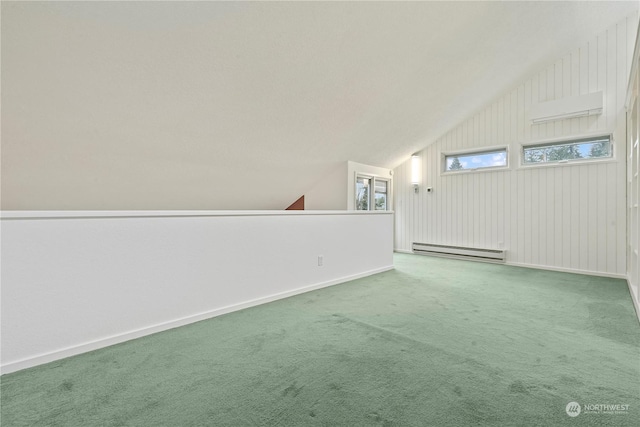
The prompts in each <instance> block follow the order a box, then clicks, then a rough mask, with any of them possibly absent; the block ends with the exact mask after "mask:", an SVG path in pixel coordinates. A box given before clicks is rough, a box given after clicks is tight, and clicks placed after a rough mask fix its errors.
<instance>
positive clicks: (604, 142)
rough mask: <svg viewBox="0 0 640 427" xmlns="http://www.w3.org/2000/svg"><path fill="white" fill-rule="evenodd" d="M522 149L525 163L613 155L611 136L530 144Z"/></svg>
mask: <svg viewBox="0 0 640 427" xmlns="http://www.w3.org/2000/svg"><path fill="white" fill-rule="evenodd" d="M522 150H523V159H524V163H525V164H531V163H553V162H564V161H567V162H568V161H572V160H584V159H597V158H602V157H611V155H612V152H611V140H610V138H609V137H604V138H591V139H582V140H575V141H566V142H558V143H554V144H540V145H529V146H526V147H523V148H522Z"/></svg>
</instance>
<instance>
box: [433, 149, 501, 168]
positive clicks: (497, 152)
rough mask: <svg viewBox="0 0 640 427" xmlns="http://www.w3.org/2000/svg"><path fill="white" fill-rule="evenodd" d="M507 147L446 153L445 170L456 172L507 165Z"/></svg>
mask: <svg viewBox="0 0 640 427" xmlns="http://www.w3.org/2000/svg"><path fill="white" fill-rule="evenodd" d="M507 157H508V156H507V149H506V148H500V149H494V150H489V151H475V152H467V153H456V154H445V156H444V172H456V171H465V170H476V169H485V168H496V167H506V166H507Z"/></svg>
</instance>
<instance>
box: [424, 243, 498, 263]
mask: <svg viewBox="0 0 640 427" xmlns="http://www.w3.org/2000/svg"><path fill="white" fill-rule="evenodd" d="M412 250H413V252H414V253H417V254H424V255H435V256H441V257H447V258H459V259H469V260H475V261H486V262H504V260H505V251H503V250H500V249H479V248H466V247H462V246H446V245H433V244H430V243H416V242H413V245H412Z"/></svg>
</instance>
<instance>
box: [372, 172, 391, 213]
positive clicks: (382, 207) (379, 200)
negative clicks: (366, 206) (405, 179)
mask: <svg viewBox="0 0 640 427" xmlns="http://www.w3.org/2000/svg"><path fill="white" fill-rule="evenodd" d="M375 183H376V184H375V187H374V188H375V192H374V200H375V210H377V211H386V210H387V184H388V181H382V180H380V179H376V180H375Z"/></svg>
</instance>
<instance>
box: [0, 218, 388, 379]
mask: <svg viewBox="0 0 640 427" xmlns="http://www.w3.org/2000/svg"><path fill="white" fill-rule="evenodd" d="M319 255H322V256H323V257H324V263H323V266H321V267H320V266H318V256H319ZM1 261H2V272H1V275H2V276H1V279H2V295H1V304H2V354H1V357H2V359H1V364H2V365H1V366H2V371H3V373H7V372H11V371H15V370H18V369H22V368H26V367H29V366H34V365H37V364H40V363H45V362H48V361H51V360H56V359H59V358H62V357H66V356H70V355H73V354H77V353H81V352H84V351H89V350H93V349H95V348H100V347H104V346H107V345H111V344H114V343H117V342H121V341H125V340H127V339H131V338H135V337H139V336H142V335H146V334H149V333H153V332H157V331H160V330H165V329H169V328H172V327H176V326H180V325H183V324H187V323H191V322H194V321H198V320H201V319H204V318H208V317H212V316H216V315H219V314H223V313H226V312H229V311H233V310H237V309H240V308H244V307H247V306H252V305H256V304H259V303H263V302H267V301H271V300H274V299H278V298H282V297H286V296H289V295H293V294H296V293H300V292H305V291H308V290H312V289H316V288H320V287H324V286H328V285H332V284H336V283H340V282H344V281H347V280H350V279H354V278H357V277H362V276H366V275H370V274H374V273H378V272H381V271H385V270H388V269H391V268H392V265H393V215H392V214H391V213H387V212H383V213H380V212H373V213H369V212H366V213H364V212H322V213H320V212H309V211H289V212H277V213H276V212H260V211H254V212H251V213H238V212H188V211H173V212H113V211H108V212H46V211H45V212H11V213H8V212H4V213H3V217H2V254H1Z"/></svg>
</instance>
